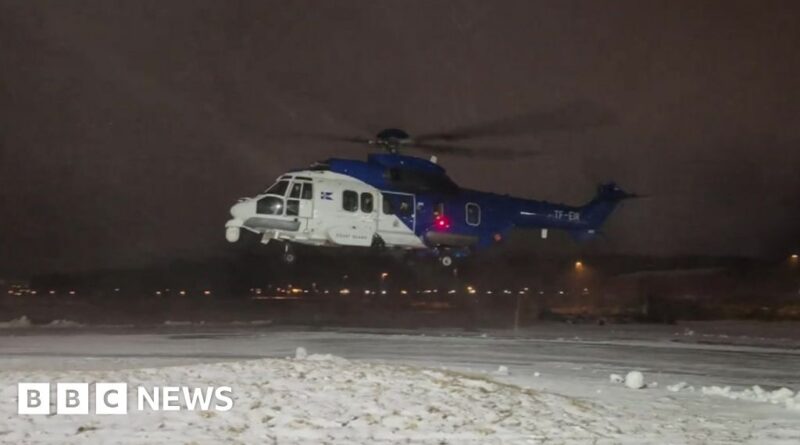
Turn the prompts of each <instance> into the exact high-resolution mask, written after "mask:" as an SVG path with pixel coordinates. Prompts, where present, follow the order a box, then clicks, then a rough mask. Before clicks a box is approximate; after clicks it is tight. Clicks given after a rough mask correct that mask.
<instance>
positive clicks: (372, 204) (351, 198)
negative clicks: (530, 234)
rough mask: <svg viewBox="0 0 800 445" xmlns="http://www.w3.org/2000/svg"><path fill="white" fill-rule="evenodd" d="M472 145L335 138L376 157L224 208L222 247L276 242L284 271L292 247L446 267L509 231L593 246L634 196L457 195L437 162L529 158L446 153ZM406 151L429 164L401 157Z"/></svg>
mask: <svg viewBox="0 0 800 445" xmlns="http://www.w3.org/2000/svg"><path fill="white" fill-rule="evenodd" d="M473 133H479V132H473ZM469 136H472V135H471V134H453V133H434V134H428V135H422V136H420V137H412V136H411V135H410V134H409V133H408V132H406V131H405V130H402V129H398V128H387V129H384V130H382V131H380V132H378V133H377V134H376V135H375V136H374V137H372V138H360V137H357V138H351V137H333V139H336V140H338V141H343V142H349V143H358V144H366V145H369V146H373V147H377V148H379V149H380V151H379V152H376V153H371V154H369V155H368V156H367V159H366V161H362V160H352V159H340V158H331V159H327V160H325V161H322V162H316V163H314V164H312V165H311V166H309V167H307V168H301V169H296V170H291V171H289V172H287V173H285V174H282V175H280V176H279V177H278V178H277V179H276V181H275V183H274V184H272V185H271V186H270V187H268V188H267V189H266V190H264V191H263V192H262V193H259V194H257V195H256V196H254V197H246V198H240V199H239V200H238V202H237V203H236V204H234V205H233V206H232V207H231V208H230V214H231V217H232V218H231V219H230V220H229V221H228V222H227V223H226V224H225V228H226V231H225V235H226V239H227V241H229V242H231V243H235V242H238V241H239V239H240V235H241V232H242V230H245V231H248V232H252V233H255V234H257V235H258V236H260V237H261V242H262V243H264V244H267V243H270V242H272V241H279V242H283V243H284V249H283V260H284V261H285V262H286V263H293V262H295V261H296V259H297V255H296V252H295V249H294V248H293V244H295V243H297V244H304V245H310V246H320V247H322V246H329V247H361V248H373V249H380V250H393V251H405V252H417V253H423V254H425V255H429V256H432V257H434V258H436V259H437V260H438V262H439V263H440V264H441V265H442V266H445V267H450V266H452V265H453V263H454V260H455V259H457V258H463V257H466V256H468V255H470V254H472V253H474V252H476V251H479V250H482V249H486V248H488V247H490V246H492V245H495V244H497V243H499V242H501V241H503V240H504V239H505V238H506V236H507V235H508V233H509V231H511V230H512V229H531V230H537V231H539V232H540V234H541V237H542V238H547V236H548V231H549V230H562V231H566V232H567V233H569V234H570V235H571V236H572V237H573V238H575V239H577V240H586V239H590V238H593V237H595V236H597V235H598V234H599V230H600V228H601V226H602V225H603V223H604V222H605V221H606V219H607V218H608V217H609V215H611V213H612V212H613V211H614V209H615V208H616V207H617V205H618V204H619V203H620V202H622V201H623V200H625V199H628V198H632V197H635V196H636V195H634V194H631V193H627V192H625V191H623V190H622V189H621V188H620V187H619V186H618V185H616V184H615V183H613V182H608V183H604V184H600V185H599V186H598V188H597V193H596V195H595V196H594V198H592V199H591V200H590V201H589V202H587V203H586V204H584V205H580V206H570V205H565V204H556V203H551V202H546V201H539V200H533V199H525V198H518V197H512V196H508V195H500V194H495V193H489V192H482V191H477V190H470V189H467V188H463V187H461V186H459V185H457V184H456V183H455V182H453V181H452V180H451V179H450V178H449V176H448V175H447V173H446V170H445V169H444V168H443V167H442V166H441V165H439V163H438V155H462V156H470V157H492V158H508V157H518V156H530V155H532V154H533V155H535V153H531V152H521V151H515V150H510V149H502V150H497V149H495V150H491V151H490V152H489V151H480V150H478V149H475V148H471V147H466V146H456V145H453V144H452V143H453V142H454V141H458V140H461V139H465V138H467V137H469ZM326 138H329V139H330V137H327V136H326ZM406 148H408V149H416V150H422V151H426V152H428V153H429V154H432V156H431V157H430V158H427V159H426V158H421V157H416V156H409V155H405V154H403V153H401V151H402V150H404V149H406Z"/></svg>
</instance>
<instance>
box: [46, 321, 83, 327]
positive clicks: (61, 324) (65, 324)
mask: <svg viewBox="0 0 800 445" xmlns="http://www.w3.org/2000/svg"><path fill="white" fill-rule="evenodd" d="M82 326H83V324H82V323H78V322H77V321H72V320H53V321H51V322H50V323H48V324H46V325H45V327H48V328H79V327H82Z"/></svg>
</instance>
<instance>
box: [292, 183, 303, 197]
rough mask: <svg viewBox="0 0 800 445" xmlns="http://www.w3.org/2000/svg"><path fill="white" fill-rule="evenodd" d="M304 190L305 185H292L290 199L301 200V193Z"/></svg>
mask: <svg viewBox="0 0 800 445" xmlns="http://www.w3.org/2000/svg"><path fill="white" fill-rule="evenodd" d="M302 189H303V184H302V183H300V182H295V183H294V184H292V192H291V193H289V197H290V198H300V191H301V190H302Z"/></svg>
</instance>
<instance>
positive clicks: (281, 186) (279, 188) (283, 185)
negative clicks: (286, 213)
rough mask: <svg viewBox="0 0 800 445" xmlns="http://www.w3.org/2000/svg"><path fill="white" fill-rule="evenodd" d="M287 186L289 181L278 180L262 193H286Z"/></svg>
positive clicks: (280, 194) (281, 194)
mask: <svg viewBox="0 0 800 445" xmlns="http://www.w3.org/2000/svg"><path fill="white" fill-rule="evenodd" d="M288 187H289V181H278V182H276V183H275V184H273V185H272V187H270V188H268V189H267V191H266V192H264V194H267V195H279V196H283V195H285V194H286V189H287V188H288Z"/></svg>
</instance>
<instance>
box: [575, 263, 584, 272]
mask: <svg viewBox="0 0 800 445" xmlns="http://www.w3.org/2000/svg"><path fill="white" fill-rule="evenodd" d="M575 270H578V271H581V270H583V262H582V261H575Z"/></svg>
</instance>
